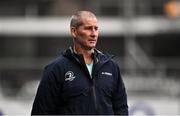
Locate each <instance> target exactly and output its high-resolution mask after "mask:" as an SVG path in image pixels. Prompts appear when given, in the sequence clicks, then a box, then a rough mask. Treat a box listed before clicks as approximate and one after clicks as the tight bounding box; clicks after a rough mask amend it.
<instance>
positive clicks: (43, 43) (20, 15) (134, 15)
mask: <svg viewBox="0 0 180 116" xmlns="http://www.w3.org/2000/svg"><path fill="white" fill-rule="evenodd" d="M170 1H173V0H96V1H92V0H86V1H85V0H1V1H0V93H3V95H4V96H15V95H18V94H22V93H21V90H22V88H23V87H24V86H27V84H28V83H29V82H31V81H34V80H40V78H41V74H42V70H43V67H44V66H45V65H46V64H47V63H48V62H50V61H51V60H52V59H54V58H55V57H57V56H58V54H59V53H60V52H61V51H62V50H64V49H65V48H67V47H68V46H70V45H71V37H70V35H69V32H68V31H69V20H70V16H71V15H72V14H73V13H74V12H75V11H77V10H91V11H92V12H94V13H95V14H96V15H97V17H98V19H99V25H100V39H99V43H98V46H97V48H98V49H100V50H103V51H107V52H110V53H112V54H114V55H116V57H115V58H116V60H117V61H118V63H119V65H120V67H121V71H122V75H123V77H124V80H125V84H126V85H127V88H128V94H129V96H131V95H142V96H144V95H151V94H153V95H156V96H170V97H173V98H174V97H175V98H178V99H179V96H180V93H179V91H178V90H179V88H180V87H179V81H180V79H179V76H180V60H179V59H180V52H179V50H180V39H179V37H180V19H179V13H177V12H179V8H177V7H175V6H176V5H174V3H172V4H171V3H169V2H170ZM174 1H178V0H174ZM177 6H179V5H177ZM169 16H170V17H169ZM172 17H173V18H172ZM107 46H108V47H107ZM34 92H35V90H34ZM25 93H26V94H28V91H26V92H25ZM29 94H30V93H29ZM0 108H1V107H0Z"/></svg>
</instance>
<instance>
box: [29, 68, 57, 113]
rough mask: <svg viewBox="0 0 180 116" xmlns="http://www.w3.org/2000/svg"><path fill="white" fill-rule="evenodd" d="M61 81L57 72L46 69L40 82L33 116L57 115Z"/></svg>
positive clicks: (33, 107)
mask: <svg viewBox="0 0 180 116" xmlns="http://www.w3.org/2000/svg"><path fill="white" fill-rule="evenodd" d="M59 91H60V86H59V80H58V79H57V72H56V70H53V69H52V68H45V70H44V73H43V77H42V79H41V81H40V84H39V87H38V90H37V93H36V96H35V99H34V103H33V106H32V111H31V115H45V114H57V109H56V108H57V107H56V106H57V104H58V103H59Z"/></svg>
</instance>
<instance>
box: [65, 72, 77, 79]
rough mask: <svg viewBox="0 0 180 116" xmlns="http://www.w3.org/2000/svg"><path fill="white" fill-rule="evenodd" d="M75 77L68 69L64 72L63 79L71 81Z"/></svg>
mask: <svg viewBox="0 0 180 116" xmlns="http://www.w3.org/2000/svg"><path fill="white" fill-rule="evenodd" d="M75 78H76V77H75V76H74V73H73V72H72V71H68V72H66V74H65V81H73V80H74V79H75Z"/></svg>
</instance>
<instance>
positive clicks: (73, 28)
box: [71, 27, 77, 38]
mask: <svg viewBox="0 0 180 116" xmlns="http://www.w3.org/2000/svg"><path fill="white" fill-rule="evenodd" d="M71 35H72V36H73V38H76V35H77V30H76V28H75V27H71Z"/></svg>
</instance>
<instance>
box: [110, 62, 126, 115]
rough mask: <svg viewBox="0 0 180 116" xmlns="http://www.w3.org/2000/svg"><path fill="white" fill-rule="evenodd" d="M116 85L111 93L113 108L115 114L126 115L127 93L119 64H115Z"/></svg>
mask: <svg viewBox="0 0 180 116" xmlns="http://www.w3.org/2000/svg"><path fill="white" fill-rule="evenodd" d="M115 71H116V74H117V75H116V76H117V78H116V80H117V81H116V84H115V85H116V86H115V89H114V93H113V99H112V103H113V110H114V114H115V115H128V104H127V94H126V89H125V86H124V82H123V80H122V77H121V74H120V69H119V66H118V65H117V64H116V70H115Z"/></svg>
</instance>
